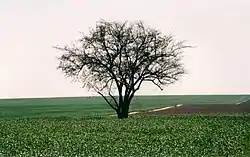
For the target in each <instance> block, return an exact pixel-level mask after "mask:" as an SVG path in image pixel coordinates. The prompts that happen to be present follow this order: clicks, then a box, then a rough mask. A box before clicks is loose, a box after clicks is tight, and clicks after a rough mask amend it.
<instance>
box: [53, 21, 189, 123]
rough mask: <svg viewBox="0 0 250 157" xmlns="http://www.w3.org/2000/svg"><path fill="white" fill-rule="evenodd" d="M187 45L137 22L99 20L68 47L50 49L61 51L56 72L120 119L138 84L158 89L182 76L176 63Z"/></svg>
mask: <svg viewBox="0 0 250 157" xmlns="http://www.w3.org/2000/svg"><path fill="white" fill-rule="evenodd" d="M187 47H189V46H186V45H184V41H176V40H175V39H174V37H173V36H172V35H168V36H166V35H163V34H162V33H161V32H160V31H159V30H156V29H153V28H150V27H148V26H145V24H144V23H143V22H141V21H136V22H131V23H128V22H124V23H120V22H109V21H105V20H100V21H98V22H97V24H96V28H94V29H90V32H89V34H88V35H84V34H83V33H81V37H80V38H79V39H78V40H76V41H75V43H74V44H72V45H71V46H68V45H66V46H63V47H59V46H56V47H54V48H56V49H58V50H60V51H62V52H63V54H62V55H61V56H60V57H59V58H58V59H59V61H60V63H59V66H58V69H60V70H61V71H62V72H63V73H64V74H65V76H66V77H70V78H73V80H75V81H79V82H81V83H82V84H83V87H87V88H89V89H94V90H95V91H96V92H97V93H98V94H100V95H101V96H102V97H103V98H104V100H105V101H106V102H107V103H108V104H109V106H110V107H111V108H112V109H114V110H115V111H116V113H117V115H118V118H119V119H121V118H127V117H128V112H129V106H130V103H131V100H132V99H133V97H134V95H135V93H136V91H138V90H139V89H140V87H141V85H142V83H143V82H151V83H152V84H154V85H156V86H157V87H159V89H161V90H163V86H166V85H169V84H173V83H174V82H176V81H177V80H179V78H180V76H182V75H183V74H185V73H186V71H185V69H184V66H183V64H182V63H181V59H182V53H183V52H184V51H183V50H184V49H185V48H187ZM114 91H116V93H115V94H114Z"/></svg>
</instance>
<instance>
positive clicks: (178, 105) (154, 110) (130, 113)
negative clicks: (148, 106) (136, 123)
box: [110, 104, 183, 117]
mask: <svg viewBox="0 0 250 157" xmlns="http://www.w3.org/2000/svg"><path fill="white" fill-rule="evenodd" d="M182 105H183V104H177V105H174V106H167V107H163V108H157V109H153V110H150V111H148V112H156V111H162V110H167V109H170V108H175V107H180V106H182ZM138 113H141V112H129V113H128V114H129V115H134V114H138ZM110 116H112V117H114V116H116V115H110Z"/></svg>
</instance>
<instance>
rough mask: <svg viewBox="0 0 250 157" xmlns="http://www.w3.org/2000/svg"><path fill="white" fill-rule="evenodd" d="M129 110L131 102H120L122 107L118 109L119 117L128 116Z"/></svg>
mask: <svg viewBox="0 0 250 157" xmlns="http://www.w3.org/2000/svg"><path fill="white" fill-rule="evenodd" d="M128 111H129V104H127V103H123V104H120V107H119V109H118V111H117V116H118V118H119V119H123V118H128Z"/></svg>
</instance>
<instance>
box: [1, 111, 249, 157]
mask: <svg viewBox="0 0 250 157" xmlns="http://www.w3.org/2000/svg"><path fill="white" fill-rule="evenodd" d="M0 141H1V142H0V154H4V155H6V156H11V157H15V156H51V157H52V156H53V157H54V156H65V157H70V156H102V157H105V156H138V157H140V156H142V157H145V156H162V157H163V156H164V157H165V156H209V157H212V156H215V157H218V156H239V157H243V156H244V157H246V156H249V155H250V118H249V117H243V116H233V117H230V116H229V117H226V116H216V117H209V116H176V117H174V116H173V117H171V116H166V117H132V118H129V119H126V120H117V119H114V118H97V117H96V118H94V117H92V118H86V117H85V118H78V119H77V118H63V117H61V118H59V117H58V118H52V117H44V118H24V119H19V118H14V119H1V120H0Z"/></svg>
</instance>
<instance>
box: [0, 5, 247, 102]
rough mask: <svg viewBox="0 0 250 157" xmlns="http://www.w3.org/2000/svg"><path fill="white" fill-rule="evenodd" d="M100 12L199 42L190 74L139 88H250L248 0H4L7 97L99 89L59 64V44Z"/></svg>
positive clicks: (0, 26) (188, 60)
mask: <svg viewBox="0 0 250 157" xmlns="http://www.w3.org/2000/svg"><path fill="white" fill-rule="evenodd" d="M101 18H103V19H105V20H115V21H125V20H129V21H133V20H143V21H145V23H146V24H147V25H150V26H152V27H154V28H157V29H160V30H161V31H162V32H163V33H165V34H168V33H172V34H174V35H176V37H177V38H178V39H181V40H188V44H191V45H193V46H196V48H194V49H189V50H188V51H187V53H186V57H185V59H184V63H185V66H186V68H187V69H188V72H189V74H188V75H185V76H184V77H182V79H181V80H180V81H179V82H178V83H176V84H174V85H172V86H169V87H167V88H165V90H164V91H159V90H158V89H157V88H156V87H153V86H152V85H151V84H144V86H143V88H142V89H141V90H140V91H139V92H138V94H199V93H201V94H210V93H216V94H223V93H250V70H249V69H250V46H249V45H250V30H249V29H250V1H249V0H188V1H184V0H0V48H1V49H0V54H1V55H0V72H1V77H0V97H2V98H4V97H47V96H83V95H92V94H93V93H92V92H88V91H87V90H85V89H82V88H81V86H80V85H79V84H76V83H72V82H71V80H69V79H65V78H64V76H63V74H62V73H60V72H59V71H57V70H56V66H57V64H58V62H57V61H56V57H57V56H58V55H59V54H60V52H58V51H57V50H55V49H53V48H52V46H55V45H64V44H70V42H71V41H72V40H74V39H75V38H76V37H78V36H79V33H78V32H79V31H82V32H88V29H89V28H90V27H93V26H95V23H96V21H98V20H100V19H101Z"/></svg>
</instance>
